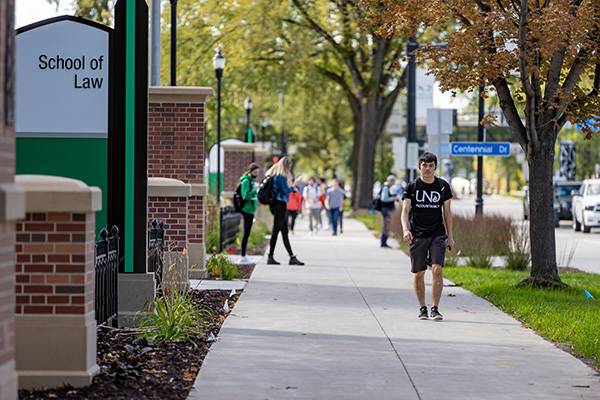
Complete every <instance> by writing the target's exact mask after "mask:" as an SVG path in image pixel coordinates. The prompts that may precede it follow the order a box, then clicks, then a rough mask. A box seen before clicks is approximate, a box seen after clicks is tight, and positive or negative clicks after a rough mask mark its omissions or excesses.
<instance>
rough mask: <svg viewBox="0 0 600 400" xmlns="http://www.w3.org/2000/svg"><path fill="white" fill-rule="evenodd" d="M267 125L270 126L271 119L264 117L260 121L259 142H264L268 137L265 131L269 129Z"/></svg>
mask: <svg viewBox="0 0 600 400" xmlns="http://www.w3.org/2000/svg"><path fill="white" fill-rule="evenodd" d="M267 126H269V121H268V120H267V119H266V118H263V119H262V120H261V121H260V138H259V139H258V141H259V142H262V141H264V140H265V138H266V135H265V132H266V130H267Z"/></svg>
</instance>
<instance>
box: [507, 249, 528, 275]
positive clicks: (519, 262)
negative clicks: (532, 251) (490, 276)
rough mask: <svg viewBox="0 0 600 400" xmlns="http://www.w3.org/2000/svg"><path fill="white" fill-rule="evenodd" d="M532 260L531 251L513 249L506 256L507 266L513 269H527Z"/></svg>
mask: <svg viewBox="0 0 600 400" xmlns="http://www.w3.org/2000/svg"><path fill="white" fill-rule="evenodd" d="M530 262H531V256H530V255H529V253H522V252H519V251H511V252H510V253H508V255H507V256H506V268H507V269H510V270H512V271H526V270H527V268H529V263H530Z"/></svg>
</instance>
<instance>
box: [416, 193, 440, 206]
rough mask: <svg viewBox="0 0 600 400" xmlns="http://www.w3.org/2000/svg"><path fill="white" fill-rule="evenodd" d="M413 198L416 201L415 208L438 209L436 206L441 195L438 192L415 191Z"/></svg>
mask: <svg viewBox="0 0 600 400" xmlns="http://www.w3.org/2000/svg"><path fill="white" fill-rule="evenodd" d="M415 198H416V200H417V204H416V206H417V207H421V208H439V207H440V205H439V204H438V203H439V201H440V199H441V198H442V195H441V194H440V192H436V191H426V190H417V192H416V193H415Z"/></svg>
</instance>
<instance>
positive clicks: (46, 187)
mask: <svg viewBox="0 0 600 400" xmlns="http://www.w3.org/2000/svg"><path fill="white" fill-rule="evenodd" d="M15 184H16V185H17V186H19V187H20V188H21V189H22V190H23V191H24V192H25V211H26V212H72V213H85V212H91V211H100V210H101V209H102V192H101V191H100V189H99V188H97V187H90V186H88V185H86V184H85V183H84V182H82V181H79V180H77V179H71V178H64V177H62V176H50V175H16V176H15Z"/></svg>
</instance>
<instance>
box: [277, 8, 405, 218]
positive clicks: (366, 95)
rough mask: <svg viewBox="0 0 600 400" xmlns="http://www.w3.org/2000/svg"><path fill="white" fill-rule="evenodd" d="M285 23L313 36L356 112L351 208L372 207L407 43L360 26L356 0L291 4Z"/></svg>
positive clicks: (323, 63)
mask: <svg viewBox="0 0 600 400" xmlns="http://www.w3.org/2000/svg"><path fill="white" fill-rule="evenodd" d="M291 5H292V10H291V15H290V17H289V18H287V19H286V21H285V22H288V23H290V24H292V25H295V26H297V27H300V28H301V29H304V30H306V31H308V32H310V34H311V35H313V37H314V41H313V43H312V46H311V48H312V49H314V50H313V52H314V55H313V62H314V65H315V66H316V67H317V68H318V69H319V71H320V72H321V73H322V74H323V75H324V76H326V77H327V78H329V79H331V80H332V81H333V82H335V83H336V84H338V85H339V86H340V87H341V88H342V90H343V91H344V93H345V95H346V98H347V100H348V103H349V105H350V108H351V110H352V116H353V124H354V132H353V142H352V143H353V149H352V157H351V168H352V205H353V208H355V209H356V208H368V207H370V206H371V199H372V193H373V170H374V161H375V151H376V144H377V142H378V140H379V139H380V138H381V136H382V134H383V132H384V130H385V126H386V123H387V121H388V119H389V117H390V114H391V111H392V107H393V105H394V103H395V101H396V99H397V97H398V95H399V93H400V91H401V90H402V89H403V88H404V86H405V79H404V74H403V73H402V71H400V70H399V68H398V65H399V63H398V61H399V59H400V57H401V56H402V54H403V50H404V48H405V46H404V43H405V41H404V39H403V38H399V37H386V36H384V35H381V34H379V33H377V32H376V30H374V29H372V28H371V27H369V26H361V22H363V21H364V18H365V14H364V10H363V7H362V6H361V5H360V4H359V1H357V0H329V1H326V0H319V1H313V0H291Z"/></svg>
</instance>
